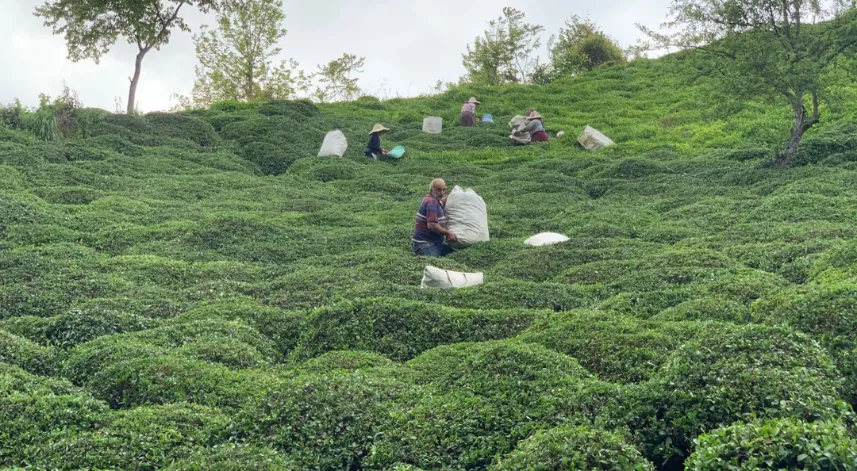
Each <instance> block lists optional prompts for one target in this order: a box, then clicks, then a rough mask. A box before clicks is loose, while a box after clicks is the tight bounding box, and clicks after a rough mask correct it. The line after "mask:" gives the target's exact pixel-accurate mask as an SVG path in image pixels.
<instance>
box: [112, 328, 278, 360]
mask: <svg viewBox="0 0 857 471" xmlns="http://www.w3.org/2000/svg"><path fill="white" fill-rule="evenodd" d="M126 335H127V338H128V339H135V340H140V341H142V342H145V343H149V344H151V345H154V346H158V347H162V348H176V347H180V346H182V345H185V344H187V343H191V342H198V341H203V340H205V341H217V340H218V339H224V338H226V339H234V340H238V341H240V342H244V343H246V344H248V345H251V346H252V347H253V348H255V349H256V350H257V351H259V353H261V354H262V355H263V356H264V357H265V358H266V359H275V358H278V354H277V351H276V350H275V349H274V347H273V345H272V343H271V341H270V340H268V339H267V338H265V337H264V336H262V335H261V334H260V333H259V332H258V331H257V330H256V329H254V328H252V327H250V326H248V325H247V324H246V323H244V322H240V321H231V322H220V321H217V320H216V319H212V320H207V321H194V322H174V323H170V324H168V325H165V326H163V327H158V328H156V329H150V330H145V331H142V332H136V333H133V334H126Z"/></svg>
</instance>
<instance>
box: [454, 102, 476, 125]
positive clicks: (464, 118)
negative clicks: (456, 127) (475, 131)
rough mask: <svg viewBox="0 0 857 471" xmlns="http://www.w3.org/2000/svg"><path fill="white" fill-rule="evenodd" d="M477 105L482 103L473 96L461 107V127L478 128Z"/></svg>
mask: <svg viewBox="0 0 857 471" xmlns="http://www.w3.org/2000/svg"><path fill="white" fill-rule="evenodd" d="M476 105H481V103H479V102H478V101H476V97H473V96H472V97H470V99H469V100H467V103H465V104H464V105H463V106H462V107H461V118H460V119H459V121H458V122H459V124H460V125H461V126H464V127H471V126H476Z"/></svg>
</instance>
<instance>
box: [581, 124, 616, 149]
mask: <svg viewBox="0 0 857 471" xmlns="http://www.w3.org/2000/svg"><path fill="white" fill-rule="evenodd" d="M577 142H579V143H580V145H581V146H583V148H584V149H586V150H588V151H592V152H598V151H599V150H601V149H603V148H605V147H610V146H612V145H614V144H616V143H615V142H613V140H612V139H610V138H609V137H607V136H605V135H604V134H601V132H600V131H599V130H597V129H595V128H591V127H589V126H588V125H587V126H586V127H585V128H584V129H583V132H582V133H581V134H580V136H578V137H577Z"/></svg>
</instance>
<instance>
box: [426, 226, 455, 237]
mask: <svg viewBox="0 0 857 471" xmlns="http://www.w3.org/2000/svg"><path fill="white" fill-rule="evenodd" d="M428 228H429V230H430V231H432V232H434V233H435V234H443V235H445V236H446V240H455V234H453V233H452V232H450V231H448V230H446V229H445V228H444V227H443V226H441V225H440V224H439V223H436V222H430V223H428Z"/></svg>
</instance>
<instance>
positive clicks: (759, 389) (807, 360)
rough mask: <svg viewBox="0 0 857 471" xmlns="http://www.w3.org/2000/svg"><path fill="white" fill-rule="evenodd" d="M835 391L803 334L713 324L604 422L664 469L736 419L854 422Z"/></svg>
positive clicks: (826, 367)
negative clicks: (625, 432) (627, 433)
mask: <svg viewBox="0 0 857 471" xmlns="http://www.w3.org/2000/svg"><path fill="white" fill-rule="evenodd" d="M836 385H837V373H836V370H835V368H834V367H833V364H832V362H831V361H830V359H829V357H828V356H827V355H826V354H825V353H824V351H823V350H821V349H820V348H819V347H818V345H817V344H816V343H815V342H813V341H812V340H810V339H809V338H808V337H806V336H805V335H802V334H797V333H794V332H792V331H790V330H788V329H785V328H779V327H763V326H756V325H749V326H730V325H714V326H711V327H709V328H707V329H705V330H704V331H702V332H700V334H699V336H698V337H697V339H696V340H692V341H690V342H688V343H686V344H685V345H683V346H682V347H681V348H679V349H678V350H677V351H676V352H675V353H674V355H673V357H672V358H671V359H670V361H669V362H668V363H667V364H666V365H664V367H663V369H662V370H661V371H660V372H659V373H658V374H657V375H656V376H655V378H654V379H652V380H650V381H648V382H646V383H641V384H640V385H638V386H636V387H632V388H627V389H626V390H625V395H624V397H622V398H621V399H620V400H619V404H620V407H618V408H615V409H610V410H607V411H606V415H605V417H606V418H607V421H608V423H611V424H613V425H614V426H615V425H620V426H627V427H628V428H629V429H630V430H631V432H632V435H633V438H634V442H635V443H636V444H637V446H638V447H639V448H640V449H641V451H644V455H645V456H646V457H647V458H649V459H650V460H652V461H653V462H654V463H655V464H661V463H667V464H666V465H665V466H667V467H669V466H675V465H677V464H679V463H681V462H682V461H683V460H684V459H685V458H686V457H687V456H688V455H689V454H690V452H691V451H692V450H693V439H694V438H695V437H697V436H698V435H700V434H701V433H704V432H706V431H709V430H713V429H716V428H718V427H722V426H724V425H728V424H731V423H733V422H736V421H739V420H751V419H754V418H756V417H759V418H779V417H793V418H798V419H801V420H806V421H814V420H818V419H841V418H848V417H851V416H852V415H853V412H852V411H851V410H850V407H848V405H847V404H845V403H844V402H842V401H841V400H839V398H838V394H837V391H836ZM617 419H618V420H617Z"/></svg>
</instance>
